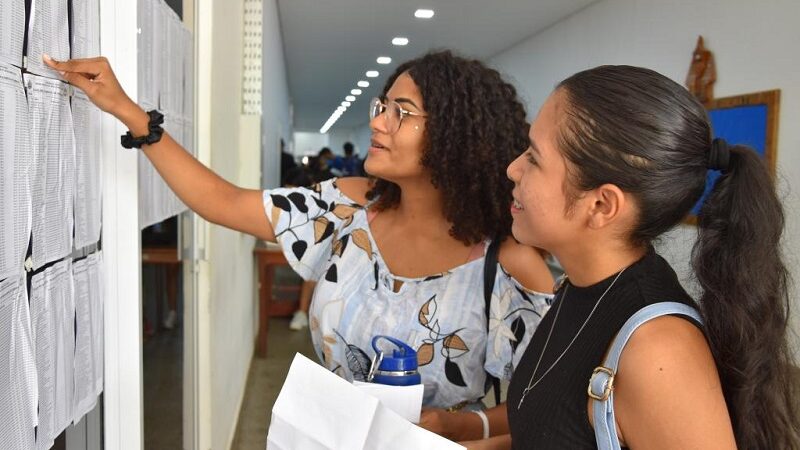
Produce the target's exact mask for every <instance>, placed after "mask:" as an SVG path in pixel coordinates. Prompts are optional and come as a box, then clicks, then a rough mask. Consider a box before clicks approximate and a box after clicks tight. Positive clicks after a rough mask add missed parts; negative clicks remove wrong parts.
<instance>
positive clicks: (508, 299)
mask: <svg viewBox="0 0 800 450" xmlns="http://www.w3.org/2000/svg"><path fill="white" fill-rule="evenodd" d="M552 303H553V294H543V293H540V292H535V291H531V290H529V289H526V288H525V287H523V286H522V285H521V284H520V283H519V282H518V281H517V280H515V279H514V278H513V277H512V276H511V275H510V274H509V273H508V272H506V271H505V270H504V269H503V267H502V266H501V265H499V264H498V270H497V277H496V278H495V283H494V290H493V291H492V299H491V303H490V309H489V331H488V335H487V339H486V362H485V363H484V368H485V369H486V371H487V372H488V373H490V374H492V375H494V376H495V377H497V378H500V379H504V380H510V379H511V375H512V374H513V373H514V369H515V368H516V367H517V364H518V363H519V360H520V358H522V355H523V354H524V353H525V349H526V348H527V347H528V343H530V341H531V337H533V333H534V331H536V327H537V326H538V325H539V322H541V320H542V317H544V314H545V313H546V312H547V310H548V309H550V305H551V304H552Z"/></svg>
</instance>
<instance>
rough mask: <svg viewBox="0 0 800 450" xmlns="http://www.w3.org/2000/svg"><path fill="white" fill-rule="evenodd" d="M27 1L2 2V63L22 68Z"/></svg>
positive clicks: (0, 20)
mask: <svg viewBox="0 0 800 450" xmlns="http://www.w3.org/2000/svg"><path fill="white" fill-rule="evenodd" d="M24 39H25V0H0V62H4V63H8V64H14V65H16V66H19V67H22V43H23V40H24Z"/></svg>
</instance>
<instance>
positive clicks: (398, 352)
mask: <svg viewBox="0 0 800 450" xmlns="http://www.w3.org/2000/svg"><path fill="white" fill-rule="evenodd" d="M381 339H385V340H387V341H389V342H391V343H392V344H394V345H396V346H397V348H396V349H393V350H392V354H391V356H390V355H388V354H386V353H384V354H383V359H381V360H380V364H379V365H378V370H380V371H385V372H399V371H403V372H410V371H416V370H417V352H416V351H415V350H414V349H413V348H411V347H410V346H409V345H408V344H406V343H405V342H403V341H401V340H399V339H395V338H393V337H389V336H383V335H378V336H375V337H374V338H372V349H373V350H375V354H376V355H377V354H380V353H382V352H383V351H382V350H381V349H380V348H378V341H379V340H381Z"/></svg>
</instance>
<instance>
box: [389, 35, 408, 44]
mask: <svg viewBox="0 0 800 450" xmlns="http://www.w3.org/2000/svg"><path fill="white" fill-rule="evenodd" d="M392 44H393V45H408V38H404V37H400V36H398V37H396V38H394V39H392Z"/></svg>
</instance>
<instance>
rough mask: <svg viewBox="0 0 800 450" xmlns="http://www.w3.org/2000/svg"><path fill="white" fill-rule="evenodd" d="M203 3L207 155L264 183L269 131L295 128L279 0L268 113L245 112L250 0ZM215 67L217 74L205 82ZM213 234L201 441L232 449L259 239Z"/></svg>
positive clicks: (205, 275) (218, 166) (204, 317)
mask: <svg viewBox="0 0 800 450" xmlns="http://www.w3.org/2000/svg"><path fill="white" fill-rule="evenodd" d="M199 5H200V7H199V10H198V11H199V15H200V24H199V28H198V33H199V40H200V42H201V43H200V51H201V53H200V58H199V67H198V71H199V75H198V80H199V82H200V85H199V92H198V104H199V112H198V115H199V121H198V128H199V133H198V140H199V141H200V142H199V144H201V145H200V147H201V156H202V155H203V151H202V150H203V149H206V148H207V151H208V154H209V155H210V156H209V157H208V162H209V165H210V167H211V169H212V170H214V171H215V172H216V173H218V174H219V175H220V176H222V177H223V178H225V179H226V180H229V181H231V182H232V183H234V184H237V185H240V186H244V187H250V188H258V187H259V184H261V181H260V178H261V177H260V175H261V174H260V173H259V172H260V171H259V170H258V169H257V168H259V167H261V165H260V163H261V161H262V151H261V142H262V138H263V139H264V146H265V147H269V145H270V143H271V142H274V143H277V142H278V136H282V137H284V138H286V137H289V136H291V134H290V127H291V123H290V122H291V121H290V113H289V109H290V108H289V100H288V99H289V94H288V88H287V85H286V76H285V70H284V63H283V50H282V49H283V45H282V42H281V38H280V32H279V29H278V25H277V22H278V19H277V7H276V4H275V0H265V1H264V4H263V9H264V34H265V45H264V46H263V47H262V51H263V60H264V61H265V62H268V63H269V64H272V65H273V68H274V70H273V68H270V67H267V68H266V70H265V72H264V84H263V91H262V92H263V94H264V99H265V101H264V102H263V111H264V120H263V121H261V120H260V118H259V117H258V116H243V115H242V114H241V82H242V80H241V78H242V53H243V45H242V43H243V38H242V28H243V23H242V22H243V9H244V6H243V5H244V1H243V0H224V1H223V0H202V1H200V2H199ZM205 49H209V50H208V53H204V52H206V50H205ZM208 54H210V55H208ZM207 55H208V56H207ZM209 74H210V81H209V82H208V84H204V81H203V80H204V79H206V77H208V75H209ZM262 135H263V136H262ZM287 141H288V139H287ZM264 156H265V157H264V159H263V161H264V165H265V166H266V167H267V168H268V169H269V170H270V173H268V174H266V178H265V181H264V182H265V183H267V184H271V183H275V184H276V183H277V178H278V175H277V173H278V170H279V167H280V166H279V159H278V150H277V149H275V150H274V153H270V154H269V155H264ZM273 156H274V158H273ZM201 159H202V158H201ZM272 159H274V161H272ZM254 169H255V170H254ZM273 172H274V173H273ZM200 233H201V234H202V231H201V232H200ZM207 239H208V242H207V261H208V262H207V264H201V265H200V274H199V279H200V282H199V291H201V292H199V296H200V301H199V305H198V308H199V309H200V310H201V313H200V314H201V319H200V321H201V323H200V325H199V326H198V333H199V334H203V336H201V337H200V341H201V342H200V346H199V350H198V351H199V352H200V355H198V356H199V357H200V359H201V362H200V364H199V366H200V369H199V370H200V372H201V373H200V374H199V378H200V380H201V381H200V387H199V390H200V396H201V398H200V399H199V402H200V405H199V407H200V409H201V411H200V423H199V427H200V442H199V448H212V449H226V448H230V444H231V441H232V439H233V436H234V433H235V430H236V423H237V421H238V417H239V411H240V409H241V403H242V399H243V397H244V391H245V385H246V381H247V374H248V370H249V367H250V362H251V360H252V356H253V346H254V339H255V335H256V332H257V329H256V323H257V322H256V321H255V320H254V318H255V317H257V312H258V311H257V302H256V299H255V298H256V296H255V283H256V280H255V279H254V269H253V256H252V251H253V246H254V244H255V239H254V238H253V237H251V236H247V235H243V234H241V233H238V232H235V231H231V230H228V229H225V228H222V227H219V226H216V225H210V226H209V229H208V233H207ZM204 359H205V360H206V361H207V362H206V363H204V362H203V360H204ZM205 379H207V380H208V381H207V382H204V381H203V380H205ZM267 413H268V412H267V411H265V412H264V414H267Z"/></svg>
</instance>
